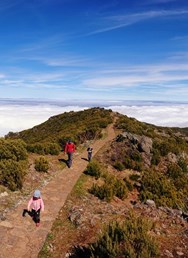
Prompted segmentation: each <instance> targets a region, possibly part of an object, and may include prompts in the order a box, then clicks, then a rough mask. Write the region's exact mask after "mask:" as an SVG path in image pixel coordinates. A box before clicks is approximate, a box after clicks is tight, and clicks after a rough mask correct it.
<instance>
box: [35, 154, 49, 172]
mask: <svg viewBox="0 0 188 258" xmlns="http://www.w3.org/2000/svg"><path fill="white" fill-rule="evenodd" d="M35 169H36V171H38V172H48V169H49V162H48V160H47V159H46V158H45V157H39V158H37V159H36V160H35Z"/></svg>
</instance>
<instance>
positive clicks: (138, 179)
mask: <svg viewBox="0 0 188 258" xmlns="http://www.w3.org/2000/svg"><path fill="white" fill-rule="evenodd" d="M129 178H130V179H131V180H132V181H140V175H138V174H132V175H130V176H129Z"/></svg>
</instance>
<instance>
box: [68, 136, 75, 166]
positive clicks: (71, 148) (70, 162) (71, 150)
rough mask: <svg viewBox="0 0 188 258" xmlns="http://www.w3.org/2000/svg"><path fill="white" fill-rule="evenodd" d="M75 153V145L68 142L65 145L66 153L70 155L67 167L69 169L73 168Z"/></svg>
mask: <svg viewBox="0 0 188 258" xmlns="http://www.w3.org/2000/svg"><path fill="white" fill-rule="evenodd" d="M75 151H76V146H75V144H74V143H73V142H72V141H71V140H68V142H67V143H66V145H65V153H67V155H68V160H67V165H68V167H69V168H70V167H71V166H72V158H73V153H74V152H75Z"/></svg>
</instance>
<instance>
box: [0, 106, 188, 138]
mask: <svg viewBox="0 0 188 258" xmlns="http://www.w3.org/2000/svg"><path fill="white" fill-rule="evenodd" d="M88 106H89V105H88ZM97 106H100V105H97ZM87 108H88V107H86V106H85V107H83V106H79V105H76V106H64V107H61V106H58V105H49V104H39V105H28V104H27V105H23V104H22V105H19V104H17V105H11V104H9V105H8V104H6V105H1V104H0V136H4V135H6V134H7V133H8V132H10V131H13V132H18V131H22V130H25V129H29V128H32V127H33V126H35V125H38V124H40V123H43V122H45V121H46V120H47V119H48V118H50V117H51V116H54V115H58V114H62V113H64V112H69V111H79V110H84V109H87ZM106 108H107V109H109V108H110V109H112V110H113V111H117V112H119V113H121V114H124V115H127V116H128V117H134V118H136V119H137V120H139V121H143V122H147V123H151V124H155V125H159V126H169V127H176V126H177V127H188V119H187V117H188V104H187V105H185V104H182V105H172V104H171V105H165V104H164V105H160V106H157V105H143V106H139V105H136V104H135V105H129V106H126V105H124V106H123V105H113V106H108V107H106Z"/></svg>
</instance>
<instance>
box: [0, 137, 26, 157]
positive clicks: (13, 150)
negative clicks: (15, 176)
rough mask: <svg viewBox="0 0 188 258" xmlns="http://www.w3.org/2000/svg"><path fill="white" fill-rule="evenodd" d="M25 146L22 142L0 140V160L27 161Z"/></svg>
mask: <svg viewBox="0 0 188 258" xmlns="http://www.w3.org/2000/svg"><path fill="white" fill-rule="evenodd" d="M27 157H28V155H27V150H26V144H25V143H24V142H23V141H22V140H19V139H18V140H9V139H8V140H5V139H3V138H1V139H0V160H3V159H6V160H8V159H12V160H15V161H20V160H27Z"/></svg>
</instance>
